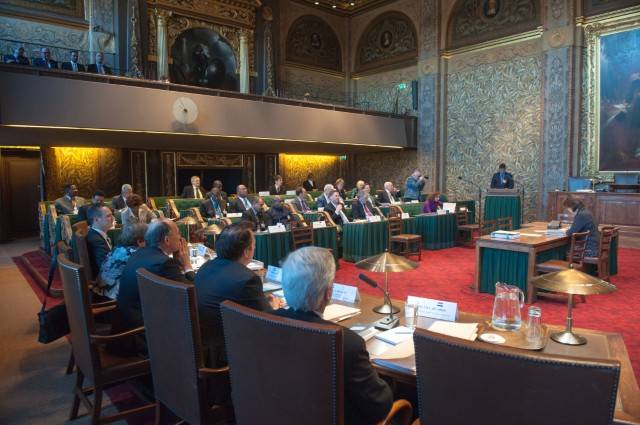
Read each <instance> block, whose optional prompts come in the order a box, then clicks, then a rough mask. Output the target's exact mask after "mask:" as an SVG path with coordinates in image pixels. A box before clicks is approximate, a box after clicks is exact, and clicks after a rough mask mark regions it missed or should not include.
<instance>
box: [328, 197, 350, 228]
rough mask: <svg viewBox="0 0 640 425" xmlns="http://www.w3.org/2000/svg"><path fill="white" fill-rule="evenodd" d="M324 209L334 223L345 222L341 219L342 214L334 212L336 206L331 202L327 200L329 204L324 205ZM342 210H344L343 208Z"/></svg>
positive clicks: (341, 223)
mask: <svg viewBox="0 0 640 425" xmlns="http://www.w3.org/2000/svg"><path fill="white" fill-rule="evenodd" d="M324 210H325V211H327V212H328V213H329V214H331V218H332V219H333V221H334V222H335V223H336V224H340V225H343V224H345V223H344V221H343V220H342V216H341V215H340V214H338V213H336V207H334V206H333V204H332V203H331V202H329V204H328V205H327V206H326V207H324ZM342 212H344V209H343V211H342Z"/></svg>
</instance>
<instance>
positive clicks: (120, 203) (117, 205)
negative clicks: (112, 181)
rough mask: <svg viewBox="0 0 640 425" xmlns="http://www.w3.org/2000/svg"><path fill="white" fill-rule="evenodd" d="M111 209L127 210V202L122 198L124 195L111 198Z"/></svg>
mask: <svg viewBox="0 0 640 425" xmlns="http://www.w3.org/2000/svg"><path fill="white" fill-rule="evenodd" d="M111 207H112V208H113V209H114V210H123V209H125V208H127V201H126V200H125V199H124V198H123V197H122V195H116V196H114V197H113V198H111Z"/></svg>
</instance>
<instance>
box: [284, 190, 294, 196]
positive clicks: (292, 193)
mask: <svg viewBox="0 0 640 425" xmlns="http://www.w3.org/2000/svg"><path fill="white" fill-rule="evenodd" d="M286 194H287V195H294V196H295V194H296V191H295V190H287V192H286Z"/></svg>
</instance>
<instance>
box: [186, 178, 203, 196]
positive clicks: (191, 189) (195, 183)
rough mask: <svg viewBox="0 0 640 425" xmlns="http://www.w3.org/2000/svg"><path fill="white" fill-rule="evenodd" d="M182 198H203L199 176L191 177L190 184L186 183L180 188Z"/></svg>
mask: <svg viewBox="0 0 640 425" xmlns="http://www.w3.org/2000/svg"><path fill="white" fill-rule="evenodd" d="M181 196H182V197H183V198H191V199H204V192H203V191H202V188H201V187H200V177H198V176H193V177H191V185H187V186H185V187H184V188H183V189H182V195H181Z"/></svg>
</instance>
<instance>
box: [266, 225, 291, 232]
mask: <svg viewBox="0 0 640 425" xmlns="http://www.w3.org/2000/svg"><path fill="white" fill-rule="evenodd" d="M267 230H268V231H269V233H283V232H286V231H287V228H286V227H284V226H283V225H282V224H276V225H275V226H269V227H268V228H267Z"/></svg>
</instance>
